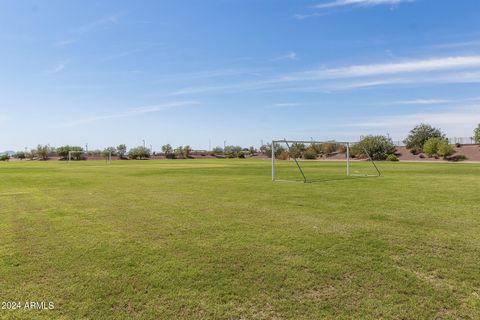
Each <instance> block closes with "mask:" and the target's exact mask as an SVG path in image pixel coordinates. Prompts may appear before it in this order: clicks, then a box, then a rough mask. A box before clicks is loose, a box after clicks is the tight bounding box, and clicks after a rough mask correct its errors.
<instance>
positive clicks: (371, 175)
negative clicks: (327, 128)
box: [272, 139, 382, 183]
mask: <svg viewBox="0 0 480 320" xmlns="http://www.w3.org/2000/svg"><path fill="white" fill-rule="evenodd" d="M278 143H284V144H285V145H286V146H287V148H288V151H289V153H290V157H291V158H292V159H293V161H294V162H295V164H296V165H297V168H298V170H299V171H300V174H301V175H302V177H303V182H304V183H308V182H313V181H312V180H308V178H307V176H306V175H305V172H304V171H303V169H302V166H301V165H300V163H299V161H298V158H297V157H296V156H295V155H293V156H292V152H291V151H292V149H291V147H290V144H291V143H303V144H324V143H335V144H339V145H344V146H345V148H346V158H347V159H346V160H347V168H346V177H380V176H381V175H382V173H381V172H380V170H379V169H378V167H377V164H376V163H375V161H374V160H373V159H372V157H371V155H370V154H369V153H368V151H367V150H366V149H365V148H363V152H364V153H365V155H366V156H367V158H368V161H369V162H370V163H371V164H372V165H373V167H374V168H375V171H376V174H352V173H351V172H350V147H351V146H352V145H354V144H355V143H353V142H339V141H316V140H287V139H282V140H272V181H294V180H278V179H276V178H275V144H278Z"/></svg>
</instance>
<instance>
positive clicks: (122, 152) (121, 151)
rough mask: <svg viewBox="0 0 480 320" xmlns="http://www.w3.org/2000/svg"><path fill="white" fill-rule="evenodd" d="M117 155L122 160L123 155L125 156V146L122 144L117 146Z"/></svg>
mask: <svg viewBox="0 0 480 320" xmlns="http://www.w3.org/2000/svg"><path fill="white" fill-rule="evenodd" d="M117 154H118V157H119V158H120V159H124V158H125V154H127V146H126V145H124V144H119V145H118V146H117Z"/></svg>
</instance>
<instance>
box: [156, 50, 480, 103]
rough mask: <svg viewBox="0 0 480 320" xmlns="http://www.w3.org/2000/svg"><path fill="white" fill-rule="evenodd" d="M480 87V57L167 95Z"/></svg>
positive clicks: (299, 75)
mask: <svg viewBox="0 0 480 320" xmlns="http://www.w3.org/2000/svg"><path fill="white" fill-rule="evenodd" d="M462 83H480V55H476V56H452V57H442V58H426V59H415V60H414V59H411V60H403V61H399V62H394V63H390V62H389V63H378V64H360V65H351V66H345V67H337V68H315V69H310V70H303V71H298V72H292V73H286V74H280V75H276V76H270V77H268V76H266V75H261V77H256V78H255V79H253V80H245V79H244V78H242V80H241V81H235V80H233V79H232V80H231V81H230V83H229V82H228V80H227V79H225V80H224V81H222V83H221V84H207V85H199V86H195V85H193V86H189V87H184V88H179V89H176V90H173V91H171V92H170V93H167V94H165V95H167V96H168V95H174V96H177V95H193V94H203V93H207V92H216V93H234V92H247V91H292V92H330V91H338V90H353V89H366V88H373V87H379V86H394V85H396V86H404V87H412V86H419V85H422V86H423V85H440V84H462Z"/></svg>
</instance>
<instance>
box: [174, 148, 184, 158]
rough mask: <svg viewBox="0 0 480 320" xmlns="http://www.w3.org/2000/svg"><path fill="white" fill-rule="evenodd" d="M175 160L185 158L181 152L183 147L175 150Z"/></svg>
mask: <svg viewBox="0 0 480 320" xmlns="http://www.w3.org/2000/svg"><path fill="white" fill-rule="evenodd" d="M175 158H177V159H184V158H185V154H184V152H183V147H182V146H180V147H178V148H177V149H175Z"/></svg>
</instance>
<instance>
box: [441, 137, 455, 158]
mask: <svg viewBox="0 0 480 320" xmlns="http://www.w3.org/2000/svg"><path fill="white" fill-rule="evenodd" d="M454 153H455V149H454V148H453V146H452V145H451V144H448V142H447V141H446V140H443V142H442V143H440V145H439V146H438V152H437V154H438V155H439V156H440V157H443V158H444V159H447V158H448V157H450V156H451V155H453V154H454Z"/></svg>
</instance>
